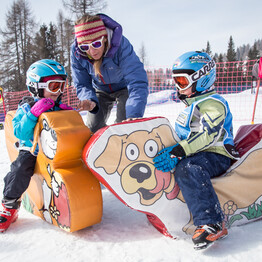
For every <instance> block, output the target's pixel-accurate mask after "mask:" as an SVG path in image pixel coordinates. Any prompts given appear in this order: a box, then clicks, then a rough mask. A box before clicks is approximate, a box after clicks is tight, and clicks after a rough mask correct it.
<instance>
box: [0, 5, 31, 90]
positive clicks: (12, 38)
mask: <svg viewBox="0 0 262 262" xmlns="http://www.w3.org/2000/svg"><path fill="white" fill-rule="evenodd" d="M34 24H35V23H34V22H33V17H32V13H31V9H30V7H29V4H28V2H27V0H17V1H14V2H13V4H12V6H11V8H10V10H8V12H7V14H6V29H5V30H1V32H0V33H1V35H2V37H3V41H2V43H1V45H2V46H1V53H0V56H1V61H2V63H1V65H0V67H1V69H0V70H1V72H2V77H1V79H0V80H1V84H3V85H4V87H5V88H7V89H8V90H23V89H25V77H26V71H27V69H28V67H29V65H30V64H31V62H32V59H33V57H32V39H33V37H32V32H33V28H34Z"/></svg>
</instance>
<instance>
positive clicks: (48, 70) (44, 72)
mask: <svg viewBox="0 0 262 262" xmlns="http://www.w3.org/2000/svg"><path fill="white" fill-rule="evenodd" d="M47 76H60V77H62V79H63V80H66V78H67V74H66V71H65V68H64V67H63V66H62V65H61V64H60V63H58V62H56V61H54V60H52V59H42V60H39V61H36V62H35V63H33V64H32V65H31V66H30V67H29V68H28V70H27V72H26V85H27V88H28V90H29V92H30V93H31V94H32V95H33V96H37V97H43V94H44V92H43V89H41V88H38V83H39V82H41V81H42V79H43V78H44V77H47Z"/></svg>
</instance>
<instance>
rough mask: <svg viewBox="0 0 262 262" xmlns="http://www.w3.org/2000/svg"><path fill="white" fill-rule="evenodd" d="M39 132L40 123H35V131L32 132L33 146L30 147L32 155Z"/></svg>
mask: <svg viewBox="0 0 262 262" xmlns="http://www.w3.org/2000/svg"><path fill="white" fill-rule="evenodd" d="M40 132H41V125H40V121H38V122H37V124H36V126H35V130H34V141H33V146H32V147H31V150H30V152H31V153H32V154H34V152H35V149H36V146H37V143H38V138H39V135H40Z"/></svg>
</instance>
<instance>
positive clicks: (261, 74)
mask: <svg viewBox="0 0 262 262" xmlns="http://www.w3.org/2000/svg"><path fill="white" fill-rule="evenodd" d="M261 78H262V57H260V60H259V66H258V81H257V91H256V97H255V102H254V108H253V115H252V120H251V124H252V125H253V124H254V119H255V113H256V105H257V97H258V93H259V87H260V79H261Z"/></svg>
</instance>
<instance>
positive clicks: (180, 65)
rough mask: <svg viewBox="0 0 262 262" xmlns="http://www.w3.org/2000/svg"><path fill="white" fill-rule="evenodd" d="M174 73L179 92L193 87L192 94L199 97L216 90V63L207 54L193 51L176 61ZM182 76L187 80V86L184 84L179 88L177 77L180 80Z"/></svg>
mask: <svg viewBox="0 0 262 262" xmlns="http://www.w3.org/2000/svg"><path fill="white" fill-rule="evenodd" d="M172 73H173V75H172V76H173V78H174V80H175V82H176V88H177V89H178V91H179V90H182V89H184V90H185V89H187V88H189V87H190V86H191V85H192V94H193V96H197V95H199V94H201V93H204V92H206V91H209V90H212V89H213V88H214V87H213V84H214V82H215V80H216V63H215V61H214V60H213V59H212V58H211V57H210V56H209V55H208V54H207V53H204V52H200V51H191V52H187V53H185V54H183V55H181V56H179V57H178V58H177V59H176V60H175V62H174V65H173V68H172ZM181 76H182V77H185V78H186V83H187V85H186V84H185V83H184V82H183V85H181V86H179V82H178V81H176V77H177V79H178V78H179V77H181Z"/></svg>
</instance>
